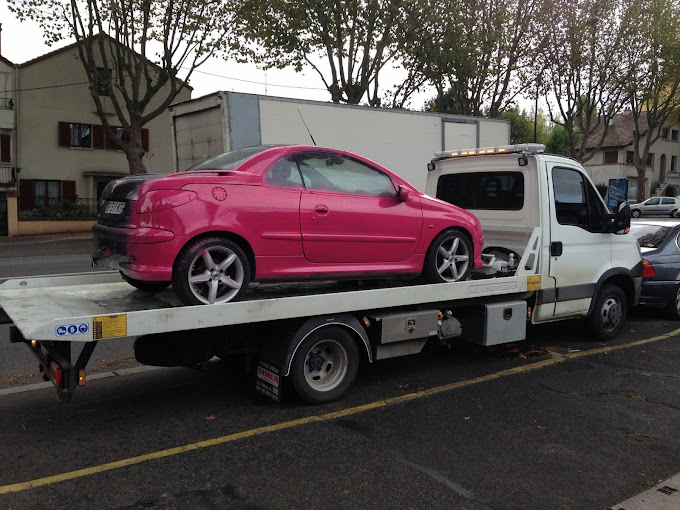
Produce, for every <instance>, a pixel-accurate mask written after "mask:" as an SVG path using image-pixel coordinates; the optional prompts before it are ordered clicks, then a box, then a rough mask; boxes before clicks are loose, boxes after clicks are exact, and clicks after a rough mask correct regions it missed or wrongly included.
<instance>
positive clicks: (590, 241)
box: [543, 161, 612, 317]
mask: <svg viewBox="0 0 680 510" xmlns="http://www.w3.org/2000/svg"><path fill="white" fill-rule="evenodd" d="M547 170H548V176H547V177H548V184H549V190H550V193H549V197H550V204H549V210H550V256H549V259H550V263H549V265H550V269H549V271H550V273H549V274H550V276H551V277H552V278H554V282H555V289H554V291H553V290H552V289H550V291H549V292H548V294H547V295H545V296H544V299H543V301H544V302H545V303H549V302H550V300H554V302H555V312H554V315H555V316H556V317H557V316H568V315H583V314H584V313H585V312H587V311H588V309H589V307H590V303H591V300H592V299H593V298H594V296H593V294H594V292H595V289H596V284H597V281H598V279H599V277H600V276H601V275H602V274H603V273H605V272H606V271H607V270H608V269H609V268H611V236H612V234H609V233H605V232H604V226H605V216H604V214H605V212H606V208H605V205H604V202H603V201H602V199H601V197H600V195H599V193H598V192H597V190H596V189H595V187H594V186H593V184H592V183H591V181H590V179H588V177H587V175H586V174H585V173H584V172H583V170H582V169H581V168H579V167H578V166H570V165H569V164H568V163H564V162H556V161H555V162H550V161H548V162H547Z"/></svg>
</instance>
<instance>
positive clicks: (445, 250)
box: [423, 230, 474, 283]
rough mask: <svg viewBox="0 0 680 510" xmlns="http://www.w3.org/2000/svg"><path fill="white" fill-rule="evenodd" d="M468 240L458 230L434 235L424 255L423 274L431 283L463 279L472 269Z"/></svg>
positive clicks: (470, 248) (471, 255) (471, 256)
mask: <svg viewBox="0 0 680 510" xmlns="http://www.w3.org/2000/svg"><path fill="white" fill-rule="evenodd" d="M473 257H474V253H473V251H472V246H471V245H470V241H469V239H468V238H467V236H466V235H465V234H463V233H462V232H461V231H459V230H446V231H444V232H442V233H441V234H439V235H438V236H437V237H435V239H434V241H432V244H431V245H430V248H429V249H428V250H427V255H426V256H425V267H424V268H423V276H425V279H426V280H427V281H428V282H431V283H444V282H457V281H461V280H465V279H466V278H467V277H468V275H469V274H470V270H471V269H472V264H471V262H472V260H471V259H473Z"/></svg>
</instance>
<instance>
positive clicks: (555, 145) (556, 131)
mask: <svg viewBox="0 0 680 510" xmlns="http://www.w3.org/2000/svg"><path fill="white" fill-rule="evenodd" d="M545 151H546V152H548V153H550V154H559V155H561V156H568V155H569V133H567V130H566V129H565V128H564V126H560V125H557V126H555V127H554V128H553V130H552V133H551V134H550V137H549V138H548V140H547V142H546V144H545Z"/></svg>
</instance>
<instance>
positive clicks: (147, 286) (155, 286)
mask: <svg viewBox="0 0 680 510" xmlns="http://www.w3.org/2000/svg"><path fill="white" fill-rule="evenodd" d="M120 275H121V276H122V277H123V280H125V281H126V282H128V283H129V284H130V285H132V286H133V287H134V288H136V289H139V290H145V291H148V292H156V291H159V290H163V289H164V288H165V287H167V286H168V285H170V282H153V281H144V280H135V279H134V278H130V277H129V276H128V275H126V274H125V273H123V272H122V271H121V272H120Z"/></svg>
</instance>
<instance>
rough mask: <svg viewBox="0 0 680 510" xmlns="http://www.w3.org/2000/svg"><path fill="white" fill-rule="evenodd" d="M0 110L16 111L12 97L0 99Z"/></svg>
mask: <svg viewBox="0 0 680 510" xmlns="http://www.w3.org/2000/svg"><path fill="white" fill-rule="evenodd" d="M0 109H2V110H14V100H13V99H12V98H11V97H0Z"/></svg>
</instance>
